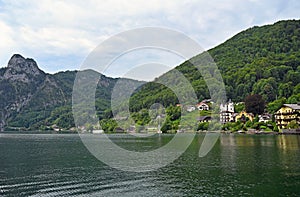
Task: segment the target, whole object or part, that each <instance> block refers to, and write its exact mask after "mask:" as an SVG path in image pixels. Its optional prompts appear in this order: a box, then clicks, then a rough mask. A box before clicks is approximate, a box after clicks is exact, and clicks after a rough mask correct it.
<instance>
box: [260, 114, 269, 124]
mask: <svg viewBox="0 0 300 197" xmlns="http://www.w3.org/2000/svg"><path fill="white" fill-rule="evenodd" d="M258 118H259V119H258V122H264V123H266V122H268V121H272V115H271V114H266V113H264V114H262V115H259V116H258Z"/></svg>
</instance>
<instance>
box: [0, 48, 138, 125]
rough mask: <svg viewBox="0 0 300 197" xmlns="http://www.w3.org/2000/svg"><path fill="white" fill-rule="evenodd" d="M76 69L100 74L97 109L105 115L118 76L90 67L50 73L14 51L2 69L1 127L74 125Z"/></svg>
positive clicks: (0, 93) (100, 113) (0, 83)
mask: <svg viewBox="0 0 300 197" xmlns="http://www.w3.org/2000/svg"><path fill="white" fill-rule="evenodd" d="M77 72H86V73H88V72H93V73H94V74H96V75H98V76H99V82H98V86H97V90H96V109H97V113H98V116H99V118H102V117H103V116H105V115H106V114H105V113H106V110H107V109H108V108H109V106H110V96H111V91H112V89H113V87H114V85H115V83H116V82H117V80H118V79H114V78H110V77H106V76H104V75H102V74H100V73H97V72H95V71H91V70H86V71H65V72H59V73H56V74H53V75H52V74H47V73H45V72H43V71H42V70H40V69H39V68H38V65H37V63H36V62H35V61H34V60H33V59H30V58H26V59H25V58H24V57H22V56H21V55H19V54H15V55H13V56H12V57H11V59H10V60H9V62H8V65H7V67H5V68H1V69H0V120H1V121H0V131H1V130H3V129H4V128H7V129H9V130H10V129H13V128H23V129H46V128H50V126H53V125H57V126H59V127H61V128H67V129H68V128H71V127H73V126H74V120H73V115H72V107H71V103H72V100H71V99H72V90H73V83H74V80H75V77H76V73H77ZM122 80H126V81H129V82H130V81H134V80H130V79H122ZM138 83H140V82H138ZM107 116H109V114H108V115H107Z"/></svg>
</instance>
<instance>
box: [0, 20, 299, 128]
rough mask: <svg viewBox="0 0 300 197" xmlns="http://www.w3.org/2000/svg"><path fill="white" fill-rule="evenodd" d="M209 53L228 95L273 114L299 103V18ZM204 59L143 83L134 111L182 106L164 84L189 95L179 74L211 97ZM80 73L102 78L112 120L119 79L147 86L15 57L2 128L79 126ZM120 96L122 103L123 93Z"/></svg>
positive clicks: (6, 83)
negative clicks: (262, 104) (255, 101)
mask: <svg viewBox="0 0 300 197" xmlns="http://www.w3.org/2000/svg"><path fill="white" fill-rule="evenodd" d="M208 53H209V54H210V55H211V57H212V58H213V59H214V61H215V63H216V64H217V66H218V69H219V70H220V73H221V74H222V78H223V81H224V83H225V88H226V94H227V97H228V98H231V99H232V100H233V101H235V102H239V101H243V100H244V98H245V97H246V96H247V95H249V94H260V95H262V96H263V98H264V99H265V101H266V102H267V103H268V108H267V110H268V111H269V112H274V111H275V110H276V109H277V108H278V106H280V105H281V104H282V103H295V102H299V101H300V20H287V21H279V22H277V23H275V24H273V25H265V26H261V27H252V28H249V29H247V30H245V31H243V32H241V33H239V34H237V35H235V36H233V37H232V38H230V39H229V40H227V41H226V42H224V43H222V44H220V45H219V46H217V47H215V48H213V49H211V50H209V51H208ZM203 57H206V55H205V54H203V53H202V54H199V55H197V56H195V57H193V58H191V59H190V60H189V61H186V62H184V63H183V64H181V65H179V66H177V67H176V68H175V69H173V70H171V71H169V72H167V73H165V74H164V75H162V76H160V77H158V78H157V79H156V80H154V81H153V82H150V83H147V84H145V85H143V86H142V87H141V88H139V89H138V90H137V91H136V92H135V93H134V94H133V96H131V98H130V110H131V111H132V112H138V111H140V110H141V109H144V108H147V109H149V107H150V106H151V105H153V103H161V104H163V105H164V106H169V105H175V104H177V103H178V102H179V100H178V98H177V96H176V95H175V94H174V92H173V90H171V89H172V88H170V87H167V86H165V85H162V82H163V84H172V85H173V86H174V85H176V88H177V89H178V92H184V91H183V89H184V88H185V87H184V86H182V83H181V82H182V81H181V80H180V79H179V76H180V75H178V73H181V74H183V76H184V77H185V78H186V79H187V81H188V82H189V83H190V84H191V85H192V87H193V89H194V90H195V93H196V95H197V97H198V101H201V100H202V99H205V98H209V97H210V94H209V91H208V88H207V85H206V81H207V80H206V81H205V80H204V77H203V76H202V75H201V73H200V72H199V71H198V70H197V68H196V67H195V66H194V65H193V64H192V63H196V64H205V63H206V62H205V61H203ZM191 62H192V63H191ZM205 68H206V69H207V70H208V73H205V74H206V75H208V76H210V78H209V80H208V81H213V80H214V79H213V78H212V76H215V70H214V69H211V67H210V65H209V64H207V65H205ZM78 72H87V74H88V72H93V73H94V74H96V75H99V79H100V80H99V83H98V85H97V90H96V103H95V105H96V109H97V115H98V117H99V119H106V120H107V119H108V118H110V117H111V111H110V105H111V103H110V100H111V93H112V90H113V88H114V86H115V84H116V82H117V81H118V80H124V82H128V84H130V83H135V84H137V85H141V84H143V82H138V81H134V80H129V79H114V78H109V77H106V76H104V75H102V74H100V73H97V72H95V71H92V70H86V71H65V72H59V73H56V74H53V75H52V74H47V73H45V72H43V71H42V70H40V69H39V68H38V66H37V63H36V62H35V61H34V60H33V59H29V58H27V59H25V58H24V57H22V56H21V55H17V54H16V55H13V56H12V58H11V59H10V60H9V62H8V65H7V67H5V68H0V130H3V129H4V128H8V129H12V128H13V127H23V128H29V129H41V128H42V129H45V128H47V127H50V126H53V125H57V126H59V127H61V128H71V127H72V126H74V120H73V116H72V110H71V102H72V100H71V99H72V90H73V84H74V80H75V77H76V74H77V73H78ZM121 84H125V85H126V83H121ZM120 91H122V87H121V88H120ZM185 96H187V97H188V95H185ZM117 97H118V99H119V100H118V101H119V102H120V103H121V102H122V97H121V95H119V96H117ZM195 102H197V101H195ZM121 104H122V103H121ZM121 106H122V105H121ZM135 115H136V114H135Z"/></svg>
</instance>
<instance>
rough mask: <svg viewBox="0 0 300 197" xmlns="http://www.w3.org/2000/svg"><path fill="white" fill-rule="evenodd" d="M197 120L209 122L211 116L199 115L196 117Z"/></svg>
mask: <svg viewBox="0 0 300 197" xmlns="http://www.w3.org/2000/svg"><path fill="white" fill-rule="evenodd" d="M197 120H198V121H199V122H210V121H211V116H200V117H199V118H197Z"/></svg>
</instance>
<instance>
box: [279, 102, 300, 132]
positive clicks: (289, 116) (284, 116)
mask: <svg viewBox="0 0 300 197" xmlns="http://www.w3.org/2000/svg"><path fill="white" fill-rule="evenodd" d="M274 115H275V120H276V124H277V126H278V128H279V129H286V128H287V126H288V124H289V123H290V122H292V121H293V120H295V121H296V122H297V123H298V124H300V103H298V104H284V105H283V106H282V107H281V108H280V109H279V110H278V111H277V112H276V113H275V114H274Z"/></svg>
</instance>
